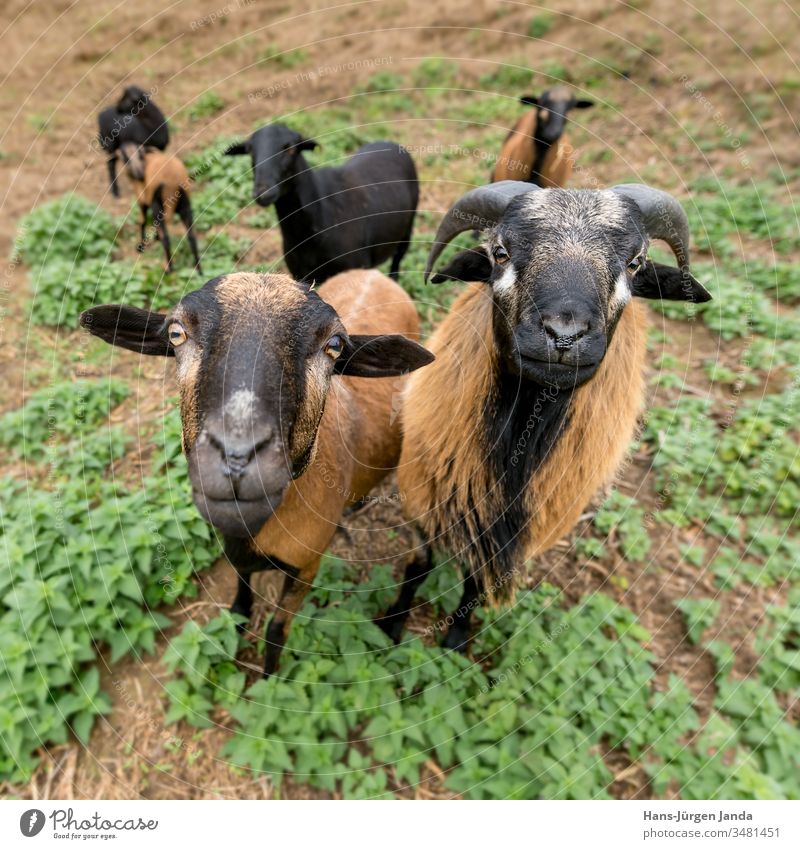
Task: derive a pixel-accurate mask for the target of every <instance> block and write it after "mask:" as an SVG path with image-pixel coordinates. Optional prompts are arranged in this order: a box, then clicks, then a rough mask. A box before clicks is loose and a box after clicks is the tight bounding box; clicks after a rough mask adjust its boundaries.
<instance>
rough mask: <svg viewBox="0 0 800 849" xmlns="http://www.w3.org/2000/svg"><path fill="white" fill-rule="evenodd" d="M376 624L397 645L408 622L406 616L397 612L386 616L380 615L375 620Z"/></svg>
mask: <svg viewBox="0 0 800 849" xmlns="http://www.w3.org/2000/svg"><path fill="white" fill-rule="evenodd" d="M374 621H375V624H376V625H377V626H378V627H379V628H380V629H381V631H383V633H384V634H386V636H387V637H388V638H389V639H390V640H391V641H392V642H393V643H394V644H395V645H397V644H398V643H399V642H400V639H401V637H402V636H403V628H404V627H405V624H406V617H405V616H400V615H398V614H396V613H394V614H392V613H390V614H388V615H386V616H379V617H378V618H377V619H375V620H374Z"/></svg>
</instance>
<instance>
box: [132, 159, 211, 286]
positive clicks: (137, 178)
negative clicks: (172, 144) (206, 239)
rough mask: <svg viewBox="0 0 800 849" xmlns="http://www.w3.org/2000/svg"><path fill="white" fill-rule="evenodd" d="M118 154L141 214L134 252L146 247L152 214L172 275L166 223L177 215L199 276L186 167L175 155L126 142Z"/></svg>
mask: <svg viewBox="0 0 800 849" xmlns="http://www.w3.org/2000/svg"><path fill="white" fill-rule="evenodd" d="M120 155H121V156H122V161H123V162H124V163H125V171H126V172H127V174H128V177H129V178H130V180H131V183H132V184H133V186H134V189H135V191H136V199H137V201H138V203H139V211H140V213H141V218H140V222H139V223H140V226H141V235H140V241H139V244H138V245H137V246H136V249H137V250H138V251H139V252H140V253H141V252H142V251H144V249H145V247H146V246H147V238H146V231H147V221H148V216H149V215H150V214H152V216H153V225H154V227H155V228H156V232H157V233H158V237H159V239H160V240H161V244H162V245H163V246H164V253H165V255H166V270H167V271H168V272H171V271H172V270H173V265H172V249H171V246H170V240H169V232H168V231H167V224H168V223H169V222H170V221H172V219H173V217H174V216H175V213H176V212H177V213H178V216H179V217H180V219H181V221H182V222H183V225H184V227H186V238H187V239H188V241H189V247H190V248H191V250H192V256H193V257H194V266H195V268H196V269H197V272H198V274H202V271H203V269H202V267H201V265H200V257H199V255H198V252H197V239H196V237H195V234H194V216H193V214H192V203H191V200H190V199H189V194H190V187H191V179H190V177H189V172H188V171H187V170H186V166H185V165H184V164H183V162H181V161H180V159H178V157H177V156H171V155H169V154H166V153H162V152H161V151H160V150H155V149H153V148H144V147H138V146H137V145H135V144H132V143H130V142H126V143H125V144H123V145H122V146H121V147H120Z"/></svg>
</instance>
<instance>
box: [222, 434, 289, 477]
mask: <svg viewBox="0 0 800 849" xmlns="http://www.w3.org/2000/svg"><path fill="white" fill-rule="evenodd" d="M274 434H275V432H274V429H273V428H272V427H271V426H270V425H263V426H262V427H260V428H259V429H258V432H257V433H253V434H250V437H251V438H249V439H241V438H236V437H234V436H232V435H230V434H218V433H213V432H211V431H209V432H208V441H209V442H210V443H211V445H213V446H214V448H216V449H217V451H218V452H219V454H220V457H221V459H222V471H223V473H224V474H225V475H226V476H227V477H230V478H240V477H242V475H244V474H245V472H246V471H247V468H248V466H249V465H250V464H251V463H252V462H253V460H254V459H255V457H256V455H257V454H258V452H259V451H260V450H261V449H262V448H264V447H266V446H267V445H269V443H271V442H272V439H273V436H274Z"/></svg>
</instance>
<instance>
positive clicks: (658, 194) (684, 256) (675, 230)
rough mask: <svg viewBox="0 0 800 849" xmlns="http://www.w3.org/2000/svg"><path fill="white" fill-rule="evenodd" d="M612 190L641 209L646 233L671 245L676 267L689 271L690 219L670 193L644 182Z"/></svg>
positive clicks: (616, 187) (624, 184) (628, 184)
mask: <svg viewBox="0 0 800 849" xmlns="http://www.w3.org/2000/svg"><path fill="white" fill-rule="evenodd" d="M611 191H612V192H614V193H615V194H618V195H622V197H626V198H630V200H632V201H633V202H634V203H635V204H636V205H637V206H638V207H639V209H640V210H641V211H642V216H643V217H644V223H645V227H646V228H647V233H648V235H649V236H650V237H651V238H653V239H663V240H664V241H665V242H666V243H667V244H668V245H669V246H670V248H672V253H674V254H675V259H676V260H677V262H678V268H680V269H681V271H688V270H689V220H688V219H687V217H686V213H685V212H684V210H683V207H682V206H681V205H680V203H678V201H677V200H675V198H674V197H672V195H670V194H667V193H666V192H662V191H661V189H654V188H653V187H652V186H646V185H644V184H643V183H623V184H622V185H619V186H614V187H613V188H612V189H611Z"/></svg>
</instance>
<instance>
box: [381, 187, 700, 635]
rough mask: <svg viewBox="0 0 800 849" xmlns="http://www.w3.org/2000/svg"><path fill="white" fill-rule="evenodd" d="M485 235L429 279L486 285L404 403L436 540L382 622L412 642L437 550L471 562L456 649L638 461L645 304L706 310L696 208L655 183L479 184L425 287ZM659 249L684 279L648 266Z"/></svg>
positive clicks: (413, 462)
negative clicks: (631, 457)
mask: <svg viewBox="0 0 800 849" xmlns="http://www.w3.org/2000/svg"><path fill="white" fill-rule="evenodd" d="M476 225H477V226H481V227H483V228H485V227H490V228H491V230H490V235H489V239H488V242H487V244H486V245H485V246H484V247H482V248H480V249H477V250H467V251H463V252H461V253H460V254H457V255H456V257H455V258H454V259H453V260H452V262H451V263H450V264H449V265H448V266H447V267H446V268H445V270H444V271H443V272H442V273H441V274H439V275H437V276H436V277H435V278H434V282H439V281H440V280H442V279H459V280H466V281H476V282H473V283H472V285H470V286H469V288H468V289H467V290H466V291H465V292H464V293H462V294H461V296H460V297H459V298H458V299H457V300H456V301H455V303H454V304H453V306H452V308H451V310H450V312H449V314H448V315H447V317H446V318H445V320H444V321H443V322H442V324H441V325H440V327H439V328H438V329H437V331H436V332H435V333H434V335H433V337H432V338H431V340H430V343H429V347H430V349H431V351H432V352H433V353H434V354H435V355H436V361H435V362H434V363H433V365H431V366H430V367H429V368H428V369H425V370H424V371H422V372H420V373H419V374H416V375H413V376H412V377H411V378H410V380H409V383H408V387H407V389H406V392H405V394H404V400H403V421H404V425H403V426H404V434H405V435H404V442H403V453H402V455H401V458H400V464H399V466H398V480H399V485H400V492H401V496H402V500H403V504H404V510H405V511H406V515H407V517H408V518H409V519H410V520H411V521H413V522H414V523H415V524H416V525H417V526H418V527H419V528H420V529H421V531H422V533H423V534H424V537H425V539H426V541H427V543H428V545H427V546H424V547H423V548H422V549H421V550H420V551H419V552H418V556H417V558H416V560H415V562H414V563H413V564H412V566H411V567H410V568H409V570H408V572H407V574H406V578H405V580H404V584H403V587H402V590H401V593H400V597H399V599H398V601H397V602H396V603H395V604H394V605H393V607H392V608H390V610H389V611H388V612H387V614H386V616H385V617H384V619H383V621H382V625H383V627H384V630H386V632H387V633H388V634H389V635H390V636H391V637H393V638H394V639H395V640H397V639H399V637H400V634H401V631H402V627H403V623H404V620H405V618H406V617H407V615H408V611H409V607H410V605H411V603H412V601H413V598H414V593H415V591H416V587H417V586H418V585H419V583H420V582H421V581H422V580H423V579H424V577H425V575H426V574H427V572H428V571H430V568H431V564H432V560H431V556H430V548H431V547H435V548H438V549H440V550H443V551H445V552H447V553H448V554H449V555H450V556H452V557H453V558H454V559H455V560H457V561H460V562H462V563H463V564H464V571H465V581H464V593H463V596H462V599H461V603H460V605H459V608H458V610H457V611H456V613H455V614H454V615H453V617H448V621H452V626H451V628H450V631H449V632H448V634H447V637H446V639H445V645H447V646H449V647H451V648H456V649H460V650H463V649H465V647H466V645H467V641H468V637H469V622H470V616H471V613H472V610H473V609H474V607H475V606H476V605H477V604H478V603H479V601H480V600H482V599H487V600H489V601H507V600H509V599H511V598H512V597H513V593H514V589H515V587H516V586H517V584H518V583H519V581H520V578H521V577H522V573H523V568H524V564H525V562H526V561H527V560H528V559H529V558H530V557H532V556H534V555H536V554H539V553H541V552H543V551H545V550H546V549H547V548H549V547H550V546H552V545H553V544H554V543H555V542H556V541H557V540H558V539H560V538H561V537H563V536H564V534H566V533H567V532H568V531H569V530H570V529H571V528H572V527H573V525H574V524H575V522H576V521H577V519H578V517H579V515H580V514H581V512H582V510H583V509H584V508H585V506H586V504H587V502H588V501H589V500H590V499H591V497H592V496H593V495H594V494H595V492H596V491H597V490H598V489H599V488H600V487H601V486H602V485H603V484H604V483H606V482H607V481H609V480H610V479H611V478H612V477H613V475H614V473H615V471H616V470H617V467H618V466H619V463H620V461H621V459H622V458H623V455H624V454H625V451H626V449H627V446H628V444H629V443H630V440H631V438H632V436H633V434H634V430H635V427H636V420H637V416H638V414H639V411H640V409H641V407H642V403H643V399H644V388H645V383H644V378H643V373H644V364H645V356H646V335H647V334H646V330H647V322H646V311H645V310H644V309H643V307H642V306H641V305H640V304H639V303H637V302H636V301H632V300H631V299H632V297H633V296H636V297H640V298H666V299H680V300H692V301H698V302H699V301H705V300H708V299H709V298H710V295H709V294H708V292H706V290H705V289H704V288H703V287H702V286H701V285H700V284H699V283H698V282H697V281H696V280H695V279H694V278H693V277H692V276H691V274H690V273H689V267H688V253H687V251H688V223H687V219H686V215H685V213H684V212H683V209H682V208H681V207H680V204H678V202H677V201H675V200H674V199H673V198H671V197H670V196H669V195H667V194H665V193H664V192H659V191H658V190H656V189H651V188H649V187H647V186H640V185H625V186H616V187H615V188H613V189H610V190H605V191H590V190H574V189H573V190H564V189H547V190H541V189H536V188H535V187H532V186H531V185H530V184H529V183H521V182H511V181H507V182H503V183H497V184H493V185H489V186H484V187H482V188H479V189H475V190H473V191H472V192H469V193H468V194H467V195H465V196H464V197H463V198H462V199H461V200H460V201H459V202H458V203H456V204H455V206H454V207H453V208H452V209H451V210H450V212H448V214H447V215H446V217H445V219H444V220H443V222H442V224H441V225H440V227H439V232H438V233H437V236H436V241H435V245H434V248H433V250H432V252H431V257H430V259H429V262H428V270H427V271H426V277H427V274H428V272H429V271H430V269H431V268H432V266H433V263H434V262H435V259H436V257H438V255H439V254H440V252H441V250H442V249H443V247H444V245H445V244H446V243H447V242H449V241H450V240H451V239H452V238H453V237H454V236H455V235H456V234H457V233H459V232H463V231H464V230H469V229H471V228H473V227H474V226H476ZM659 238H660V239H665V240H666V241H667V242H668V243H669V245H670V247H671V248H672V250H673V252H674V253H675V256H676V258H677V260H678V265H679V268H678V269H675V268H671V267H669V266H665V265H660V264H657V263H653V262H651V261H649V260H648V259H647V249H648V245H649V241H650V239H659Z"/></svg>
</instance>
